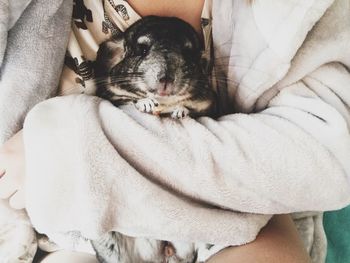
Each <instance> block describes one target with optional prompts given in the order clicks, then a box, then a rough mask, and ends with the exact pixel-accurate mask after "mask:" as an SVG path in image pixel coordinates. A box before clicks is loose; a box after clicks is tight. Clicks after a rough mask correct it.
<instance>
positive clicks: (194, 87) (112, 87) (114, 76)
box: [91, 16, 216, 263]
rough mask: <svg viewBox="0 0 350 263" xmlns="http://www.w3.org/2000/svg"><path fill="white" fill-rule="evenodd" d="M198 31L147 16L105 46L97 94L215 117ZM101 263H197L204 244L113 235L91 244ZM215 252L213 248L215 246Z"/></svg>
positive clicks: (143, 107) (151, 108) (166, 111)
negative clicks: (200, 248) (199, 251)
mask: <svg viewBox="0 0 350 263" xmlns="http://www.w3.org/2000/svg"><path fill="white" fill-rule="evenodd" d="M202 51H203V47H202V44H201V41H200V38H199V36H198V35H197V33H196V31H195V30H194V29H193V28H192V27H191V26H190V25H189V24H187V23H186V22H184V21H182V20H180V19H178V18H174V17H157V16H148V17H144V18H142V19H141V20H139V21H138V22H136V23H135V24H133V25H131V26H130V27H129V28H128V29H127V30H126V31H125V32H124V33H123V34H121V35H119V36H117V37H114V38H112V39H110V40H108V41H106V42H104V43H102V44H101V45H100V48H99V50H98V52H97V58H96V62H95V67H94V72H95V73H94V74H95V85H96V88H97V90H96V95H97V96H99V97H101V98H104V99H107V100H109V101H111V102H112V103H113V104H114V105H116V106H119V105H123V104H129V103H134V104H135V106H136V108H137V109H138V110H140V111H142V112H147V113H151V114H156V115H158V114H159V115H170V116H171V117H172V118H175V119H180V118H184V117H186V116H192V117H198V116H202V115H210V116H213V115H214V112H215V98H216V94H215V92H214V91H213V90H212V89H211V88H210V85H209V72H205V69H204V66H202ZM91 243H92V245H93V247H94V249H95V251H96V255H97V258H98V260H99V261H100V262H105V263H112V262H119V263H142V262H148V263H149V262H154V263H163V262H167V263H195V262H197V256H198V254H197V253H198V248H199V247H200V246H205V247H206V245H203V244H201V245H200V244H194V243H181V242H168V241H159V240H153V239H147V238H133V237H128V236H125V235H123V234H121V233H118V232H115V231H111V232H109V233H107V234H105V235H104V236H103V237H101V238H100V239H99V240H93V241H91ZM209 247H211V246H209Z"/></svg>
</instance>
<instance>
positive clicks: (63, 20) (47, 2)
mask: <svg viewBox="0 0 350 263" xmlns="http://www.w3.org/2000/svg"><path fill="white" fill-rule="evenodd" d="M71 12H72V1H67V0H38V1H31V0H18V1H17V0H16V1H13V0H0V145H1V144H2V143H4V142H5V140H6V139H8V138H9V137H10V136H12V135H13V134H14V133H15V132H17V131H18V130H20V129H21V128H22V125H23V121H24V118H25V116H26V114H27V112H28V111H29V110H30V109H31V108H32V107H33V106H34V105H35V104H37V103H38V102H40V101H43V100H45V99H47V98H48V97H50V95H51V94H52V93H53V92H54V91H55V90H56V87H57V81H58V79H59V74H60V68H61V67H62V63H63V58H64V54H65V47H66V42H67V39H68V32H69V30H70V18H71ZM36 247H37V244H36V238H35V234H34V231H33V228H32V226H31V223H30V222H29V219H28V217H27V215H26V213H25V212H24V211H13V210H12V209H10V208H9V207H8V205H7V202H6V201H3V200H0V262H1V263H19V262H21V263H27V262H31V261H32V258H33V256H34V254H35V252H36Z"/></svg>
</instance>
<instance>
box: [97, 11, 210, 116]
mask: <svg viewBox="0 0 350 263" xmlns="http://www.w3.org/2000/svg"><path fill="white" fill-rule="evenodd" d="M201 54H202V46H201V42H200V40H199V37H198V36H197V33H196V32H195V30H194V29H193V28H192V27H191V26H190V25H189V24H187V23H186V22H184V21H182V20H180V19H178V18H168V17H156V16H149V17H145V18H143V19H141V20H140V21H138V22H136V23H135V24H133V25H132V26H131V27H129V28H128V29H127V30H126V31H125V32H124V34H122V35H118V37H116V38H113V39H111V40H109V41H107V42H105V43H102V44H101V46H100V48H99V51H98V54H97V59H96V63H95V83H96V86H97V95H98V96H100V97H102V98H105V99H107V100H110V101H111V102H112V103H113V104H115V105H116V106H119V105H122V104H128V103H135V104H136V103H138V105H141V106H139V107H138V106H137V108H138V109H139V110H141V111H144V112H148V113H153V114H155V113H160V114H169V115H171V116H172V117H174V118H178V117H180V118H181V117H184V116H185V115H187V114H189V115H191V116H193V117H197V116H201V115H212V114H213V112H214V108H215V93H214V91H213V90H212V89H211V88H210V85H209V75H210V74H208V72H205V70H204V69H203V67H202V63H201ZM145 99H151V100H152V101H153V102H154V103H152V102H151V103H149V100H145ZM153 104H155V105H153ZM146 108H147V109H148V110H146Z"/></svg>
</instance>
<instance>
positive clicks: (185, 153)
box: [0, 0, 350, 262]
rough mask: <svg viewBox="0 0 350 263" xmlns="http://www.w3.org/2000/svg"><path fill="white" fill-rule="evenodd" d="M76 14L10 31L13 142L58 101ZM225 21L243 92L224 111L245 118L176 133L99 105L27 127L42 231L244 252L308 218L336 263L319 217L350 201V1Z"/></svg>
mask: <svg viewBox="0 0 350 263" xmlns="http://www.w3.org/2000/svg"><path fill="white" fill-rule="evenodd" d="M5 4H7V6H8V3H6V2H5ZM3 6H6V5H3ZM48 7H50V8H52V9H50V8H48ZM70 11H71V2H70V1H50V2H49V1H34V2H32V3H31V4H30V5H29V6H28V9H27V10H26V12H24V14H23V16H22V17H21V18H20V19H19V20H18V22H17V23H16V24H15V25H14V27H13V28H12V29H11V30H10V31H9V38H8V40H7V41H8V45H7V48H6V53H5V57H4V60H3V64H2V65H1V82H0V120H1V125H0V139H1V141H4V140H5V139H7V138H8V137H9V136H11V135H12V134H13V133H14V132H15V131H17V130H18V129H20V128H21V126H22V121H23V119H24V118H25V116H26V113H27V112H28V111H29V110H30V109H31V108H32V106H33V105H35V104H36V103H38V102H39V101H42V100H44V99H45V98H47V97H49V96H50V95H51V94H52V92H53V91H54V89H55V87H56V84H57V79H58V74H57V72H59V71H60V67H61V64H62V60H63V56H64V52H65V41H66V37H67V36H68V34H67V32H68V30H69V21H70V19H69V16H70ZM213 12H214V18H215V19H214V40H215V46H216V49H215V54H216V57H217V59H218V61H217V64H218V71H219V72H218V73H219V74H220V73H221V74H222V75H223V76H227V77H228V80H229V81H228V83H227V84H228V85H227V87H226V88H225V87H223V88H222V89H221V90H220V95H221V99H222V103H223V105H225V106H226V107H225V108H226V109H227V110H232V107H233V105H235V106H236V108H235V110H236V111H239V112H241V113H240V114H231V115H228V116H226V117H223V118H222V119H220V120H219V121H214V120H210V119H208V118H202V119H200V120H199V121H194V120H184V121H183V122H181V123H174V122H171V121H167V120H158V119H157V118H155V117H153V116H147V115H145V114H141V113H138V112H136V111H135V110H134V109H132V108H130V107H126V108H124V109H122V110H120V109H117V108H115V107H113V106H112V105H111V104H109V103H107V102H101V101H100V100H99V99H95V98H93V97H88V96H70V97H66V98H55V99H52V100H48V101H45V102H43V103H40V104H39V105H37V106H36V107H35V109H33V110H32V111H31V112H30V114H29V116H28V117H27V119H26V123H25V144H26V151H27V159H28V163H27V165H28V188H27V206H28V212H29V215H30V218H31V220H32V222H33V224H34V226H35V227H36V228H37V229H38V230H39V231H41V232H44V233H46V234H48V235H49V236H50V237H52V238H53V240H55V241H56V242H57V243H60V244H62V245H65V246H68V247H70V248H76V249H78V248H77V247H76V244H75V243H74V242H76V240H77V239H79V238H81V237H96V236H97V235H99V234H101V233H103V232H105V231H107V230H111V229H115V230H118V231H121V232H123V233H126V234H129V235H139V236H150V237H154V238H159V239H170V240H174V239H175V240H188V241H194V240H195V241H204V242H213V243H219V244H220V243H221V244H242V243H245V242H248V241H251V240H253V239H254V238H255V236H256V235H257V234H258V231H259V230H260V228H261V227H262V226H263V225H264V224H265V223H266V222H267V220H268V218H269V217H270V216H269V214H273V213H290V212H300V211H309V210H311V211H316V212H311V213H303V214H294V219H295V222H296V223H297V226H298V229H299V230H300V231H301V234H302V236H303V239H304V241H305V245H306V247H307V248H308V251H309V252H310V254H311V255H312V257H313V261H314V262H323V261H324V256H325V254H324V252H325V238H324V232H323V228H322V220H321V216H320V213H318V212H317V211H324V210H332V209H338V208H341V207H344V206H345V205H347V204H348V203H349V202H350V197H349V184H348V175H349V174H350V167H349V162H348V158H349V157H348V156H350V142H349V130H348V127H349V123H350V114H349V105H350V90H349V85H350V76H349V75H350V74H349V71H348V69H349V67H350V54H349V52H350V51H349V48H348V43H349V42H350V22H349V21H350V14H349V12H350V8H349V1H347V0H335V1H332V0H317V1H313V0H299V1H298V0H297V1H296V0H286V1H283V2H278V3H277V2H276V1H274V0H264V1H256V3H255V4H254V5H253V7H249V6H247V5H246V1H244V0H235V1H231V0H221V1H219V0H217V1H214V10H213ZM6 23H8V20H6V21H5V22H4V23H3V24H4V25H5V24H6ZM7 25H8V24H7ZM7 27H8V26H7ZM217 29H219V30H217ZM1 32H2V33H1V37H2V38H1V40H2V42H1V43H4V42H5V40H6V39H5V38H3V37H5V35H6V34H7V30H2V31H1ZM1 50H4V48H2V49H1ZM20 51H22V52H20ZM56 63H57V64H56ZM19 69H21V70H19ZM22 69H23V70H22ZM19 84H21V85H19ZM14 102H15V103H14ZM244 113H251V114H244ZM169 145H170V146H169ZM48 152H50V155H48V154H47V153H48ZM164 157H166V158H164ZM57 160H59V161H57ZM128 186H130V187H128ZM286 190H288V191H286ZM130 196H132V197H133V198H127V197H130ZM53 204H54V205H53ZM1 209H2V208H1ZM4 209H5V206H4ZM237 211H242V212H248V213H240V212H237ZM249 213H263V214H266V215H265V216H264V215H256V214H249ZM82 218H84V221H83V222H82V221H81V219H82ZM140 218H142V220H140ZM2 222H5V221H2ZM14 227H15V224H14V225H13V226H12V231H14ZM203 229H206V231H202V230H203ZM72 230H74V232H72ZM218 230H220V232H221V233H220V232H219V231H218ZM180 233H181V234H180ZM31 234H32V233H31ZM26 240H27V241H28V242H29V243H31V242H32V239H30V234H29V235H27V236H26Z"/></svg>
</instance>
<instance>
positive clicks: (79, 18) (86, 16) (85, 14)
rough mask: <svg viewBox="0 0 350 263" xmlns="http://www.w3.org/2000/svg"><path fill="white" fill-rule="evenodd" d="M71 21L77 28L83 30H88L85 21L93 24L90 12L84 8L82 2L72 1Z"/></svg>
mask: <svg viewBox="0 0 350 263" xmlns="http://www.w3.org/2000/svg"><path fill="white" fill-rule="evenodd" d="M73 20H74V23H75V25H76V26H77V27H78V28H80V29H84V30H87V29H88V28H87V26H86V24H85V20H86V21H88V22H90V23H92V22H93V17H92V12H91V10H90V9H88V8H87V7H86V6H85V4H84V0H74V1H73Z"/></svg>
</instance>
